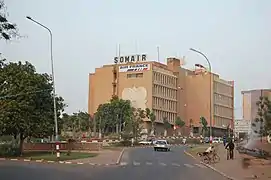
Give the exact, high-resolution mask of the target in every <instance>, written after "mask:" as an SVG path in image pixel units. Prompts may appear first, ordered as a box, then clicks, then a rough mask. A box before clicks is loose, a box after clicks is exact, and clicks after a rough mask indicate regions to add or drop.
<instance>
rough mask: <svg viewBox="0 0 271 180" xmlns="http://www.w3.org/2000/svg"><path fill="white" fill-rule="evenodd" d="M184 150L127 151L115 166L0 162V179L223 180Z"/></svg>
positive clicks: (148, 148) (136, 149)
mask: <svg viewBox="0 0 271 180" xmlns="http://www.w3.org/2000/svg"><path fill="white" fill-rule="evenodd" d="M183 150H184V147H173V148H172V150H171V151H170V152H155V151H153V148H151V147H146V148H133V149H132V148H131V149H127V150H126V151H125V153H124V154H123V157H122V160H121V164H120V165H119V166H105V167H103V166H90V165H63V164H42V163H33V162H12V161H0V174H1V180H10V179H12V180H19V179H20V180H24V179H25V180H34V179H39V180H49V179H50V180H60V179H65V180H74V179H76V180H89V179H93V180H104V179H110V180H126V179H129V180H138V179H141V180H149V179H155V180H165V179H169V180H190V179H193V180H197V179H198V180H210V179H213V180H216V179H217V180H224V179H223V177H222V176H221V175H219V174H217V173H216V172H214V171H212V170H211V169H208V168H206V167H205V166H203V165H201V164H200V163H198V162H196V161H195V160H194V159H192V158H190V157H188V156H186V155H185V154H184V153H183Z"/></svg>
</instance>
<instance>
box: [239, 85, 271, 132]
mask: <svg viewBox="0 0 271 180" xmlns="http://www.w3.org/2000/svg"><path fill="white" fill-rule="evenodd" d="M241 93H242V96H243V107H242V110H243V119H244V120H246V121H248V122H249V123H250V124H253V123H255V119H256V118H257V116H258V106H257V102H258V101H259V100H260V97H261V96H262V97H268V99H269V100H271V89H256V90H249V91H242V92H241ZM255 125H256V126H254V127H253V130H255V131H258V130H259V129H260V125H259V124H257V123H255Z"/></svg>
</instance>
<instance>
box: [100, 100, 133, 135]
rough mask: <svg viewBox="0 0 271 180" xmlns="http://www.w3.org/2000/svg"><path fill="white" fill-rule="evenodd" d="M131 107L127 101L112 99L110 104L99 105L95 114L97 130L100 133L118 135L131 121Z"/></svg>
mask: <svg viewBox="0 0 271 180" xmlns="http://www.w3.org/2000/svg"><path fill="white" fill-rule="evenodd" d="M132 112H133V109H132V106H131V103H130V101H129V100H123V99H119V98H117V97H113V98H112V99H111V100H110V102H108V103H105V104H101V105H100V106H99V107H98V109H97V112H96V113H95V121H96V125H97V128H98V129H100V132H101V133H104V132H106V133H108V132H116V133H120V132H121V131H122V130H123V129H124V128H123V127H124V126H125V125H126V124H127V123H128V122H129V121H131V116H132Z"/></svg>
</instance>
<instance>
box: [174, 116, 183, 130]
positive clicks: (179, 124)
mask: <svg viewBox="0 0 271 180" xmlns="http://www.w3.org/2000/svg"><path fill="white" fill-rule="evenodd" d="M175 125H176V126H178V127H179V128H180V129H182V127H184V125H185V122H184V121H183V120H182V119H181V118H180V117H179V116H177V118H176V120H175Z"/></svg>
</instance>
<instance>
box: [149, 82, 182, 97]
mask: <svg viewBox="0 0 271 180" xmlns="http://www.w3.org/2000/svg"><path fill="white" fill-rule="evenodd" d="M153 93H154V94H155V95H159V96H163V97H167V98H171V99H176V98H177V90H175V89H171V88H168V87H164V86H160V85H157V84H154V85H153Z"/></svg>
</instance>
